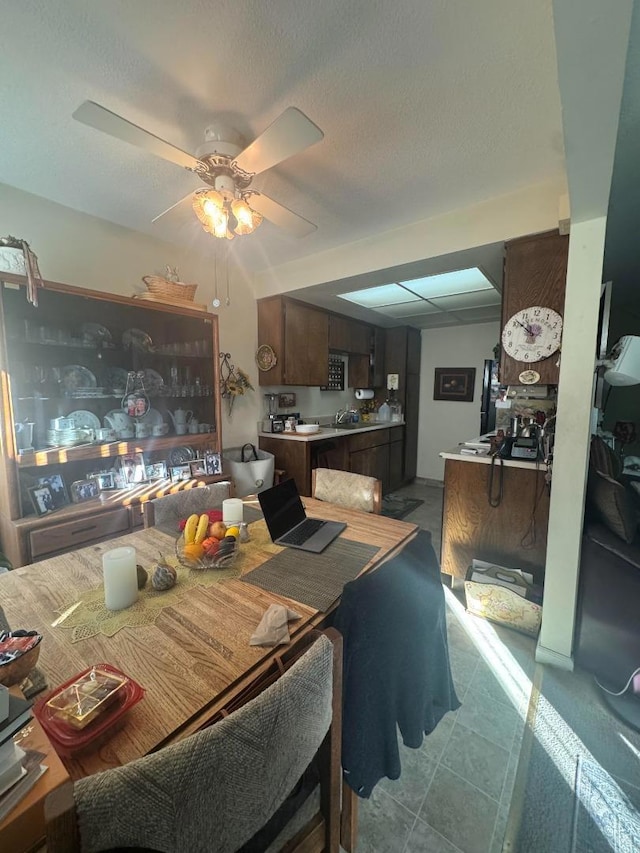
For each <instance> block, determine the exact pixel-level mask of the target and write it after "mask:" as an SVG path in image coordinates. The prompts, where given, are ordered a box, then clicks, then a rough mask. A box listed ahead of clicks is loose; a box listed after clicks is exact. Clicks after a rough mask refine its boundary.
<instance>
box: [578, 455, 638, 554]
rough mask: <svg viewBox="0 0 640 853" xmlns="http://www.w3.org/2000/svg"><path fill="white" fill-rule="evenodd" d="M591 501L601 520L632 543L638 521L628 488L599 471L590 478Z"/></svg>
mask: <svg viewBox="0 0 640 853" xmlns="http://www.w3.org/2000/svg"><path fill="white" fill-rule="evenodd" d="M589 501H590V503H591V505H592V507H593V508H594V509H595V511H596V513H597V515H598V516H599V518H600V520H601V521H602V523H603V524H604V525H606V527H608V528H609V530H610V531H611V532H612V533H615V534H616V536H619V537H620V538H621V539H622V540H623V541H624V542H627V543H629V542H632V541H633V538H634V536H635V535H636V529H637V527H638V519H637V515H636V510H635V507H634V505H633V501H632V499H631V496H630V495H629V493H628V492H627V490H626V488H625V487H624V486H623V485H622V483H619V482H618V481H617V480H614V479H613V477H609V476H607V475H606V474H602V473H601V472H599V471H592V473H591V476H590V478H589Z"/></svg>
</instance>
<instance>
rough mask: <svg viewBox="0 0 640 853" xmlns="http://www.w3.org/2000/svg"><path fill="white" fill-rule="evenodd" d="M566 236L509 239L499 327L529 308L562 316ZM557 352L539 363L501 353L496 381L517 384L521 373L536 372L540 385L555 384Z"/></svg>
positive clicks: (538, 235) (556, 234) (553, 233)
mask: <svg viewBox="0 0 640 853" xmlns="http://www.w3.org/2000/svg"><path fill="white" fill-rule="evenodd" d="M568 255H569V237H568V235H561V234H559V233H558V232H557V231H551V232H548V233H546V234H537V235H532V236H530V237H522V238H520V239H518V240H512V241H510V242H509V243H507V244H506V246H505V278H504V289H503V294H502V328H504V326H505V323H506V322H507V320H508V319H509V318H510V317H512V316H513V315H514V314H515V313H516V312H517V311H520V310H522V309H523V308H529V307H531V306H533V305H542V306H544V307H546V308H553V310H554V311H557V312H558V313H559V314H560V315H563V313H564V295H565V285H566V278H567V259H568ZM557 361H558V353H557V352H555V353H554V354H553V355H552V356H551V357H550V358H546V359H544V360H543V361H538V362H531V363H529V362H527V363H524V362H522V361H516V360H515V359H513V358H511V357H510V356H508V355H507V354H506V353H504V352H502V354H501V358H500V381H501V382H502V383H504V384H505V385H516V384H518V381H519V380H518V376H519V375H520V373H522V371H523V370H527V369H531V370H537V371H538V373H539V374H540V383H541V384H543V385H545V384H551V385H557V384H558V377H559V373H560V369H559V367H558V366H557Z"/></svg>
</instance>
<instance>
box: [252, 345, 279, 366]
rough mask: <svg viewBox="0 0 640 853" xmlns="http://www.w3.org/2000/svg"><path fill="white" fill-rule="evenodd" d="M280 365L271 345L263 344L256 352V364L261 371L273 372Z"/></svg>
mask: <svg viewBox="0 0 640 853" xmlns="http://www.w3.org/2000/svg"><path fill="white" fill-rule="evenodd" d="M277 363H278V359H277V358H276V354H275V352H274V351H273V350H272V349H271V347H270V346H269V344H262V346H259V347H258V351H257V352H256V364H257V365H258V368H259V369H260V370H271V368H272V367H275V366H276V364H277Z"/></svg>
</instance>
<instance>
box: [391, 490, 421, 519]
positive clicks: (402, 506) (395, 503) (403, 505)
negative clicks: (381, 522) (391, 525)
mask: <svg viewBox="0 0 640 853" xmlns="http://www.w3.org/2000/svg"><path fill="white" fill-rule="evenodd" d="M423 503H424V501H421V500H419V499H418V498H405V497H403V496H402V495H385V496H384V497H383V498H382V515H386V516H388V517H389V518H395V519H400V518H404V517H405V515H409V513H411V512H413V511H414V509H417V507H419V506H420V505H421V504H423Z"/></svg>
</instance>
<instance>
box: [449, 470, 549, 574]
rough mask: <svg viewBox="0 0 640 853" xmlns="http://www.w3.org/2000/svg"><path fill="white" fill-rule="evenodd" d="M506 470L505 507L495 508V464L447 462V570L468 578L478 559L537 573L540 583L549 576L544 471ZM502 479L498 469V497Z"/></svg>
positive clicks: (496, 480)
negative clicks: (490, 493)
mask: <svg viewBox="0 0 640 853" xmlns="http://www.w3.org/2000/svg"><path fill="white" fill-rule="evenodd" d="M502 470H503V473H504V483H503V497H502V502H501V503H500V506H498V507H495V508H494V507H492V506H491V505H490V504H489V499H488V489H489V477H490V471H491V466H490V465H486V464H483V463H479V462H466V461H465V462H462V461H461V462H458V461H457V460H455V459H447V460H445V473H444V507H443V516H442V571H443V572H446V573H447V574H449V575H453V576H454V577H459V578H461V577H464V575H465V572H466V571H467V568H468V567H469V566H470V565H471V560H472V559H473V558H474V557H475V558H477V559H480V560H489V561H494V562H496V563H498V564H499V565H502V566H507V567H508V568H518V569H524V570H525V571H529V572H533V574H534V575H535V577H536V580H537V581H538V582H540V581H542V579H543V577H544V564H545V557H546V550H547V524H548V521H549V493H548V490H547V487H546V485H545V482H544V472H542V471H536V469H535V465H532V466H531V468H508V467H506V466H505V467H504V468H503V469H502ZM498 478H499V471H498V468H497V466H496V469H495V472H494V487H495V491H496V492H497V489H498ZM534 505H535V513H534ZM534 522H535V524H534ZM533 534H535V535H533Z"/></svg>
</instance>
